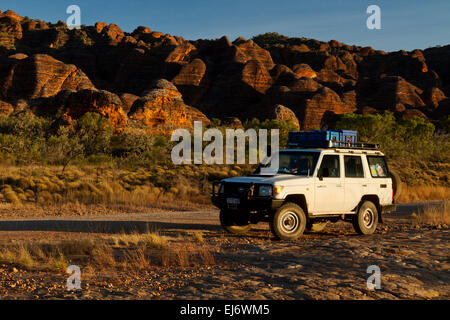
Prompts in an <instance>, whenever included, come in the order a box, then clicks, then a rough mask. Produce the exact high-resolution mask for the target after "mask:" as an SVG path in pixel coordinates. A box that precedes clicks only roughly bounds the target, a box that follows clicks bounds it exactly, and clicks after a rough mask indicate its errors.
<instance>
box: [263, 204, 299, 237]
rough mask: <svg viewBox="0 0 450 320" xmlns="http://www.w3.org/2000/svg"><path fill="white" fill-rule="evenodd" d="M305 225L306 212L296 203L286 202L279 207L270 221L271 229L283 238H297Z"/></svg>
mask: <svg viewBox="0 0 450 320" xmlns="http://www.w3.org/2000/svg"><path fill="white" fill-rule="evenodd" d="M305 227H306V215H305V212H304V211H303V209H302V208H300V207H299V206H298V205H296V204H295V203H286V204H285V205H283V206H281V207H280V208H278V210H277V211H276V212H275V214H274V216H273V219H272V220H271V221H270V229H271V230H272V232H273V234H274V235H275V236H276V237H277V238H278V239H281V240H297V239H298V238H299V237H300V236H301V235H302V234H303V232H304V231H305Z"/></svg>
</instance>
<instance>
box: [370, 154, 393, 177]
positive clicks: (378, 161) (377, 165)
mask: <svg viewBox="0 0 450 320" xmlns="http://www.w3.org/2000/svg"><path fill="white" fill-rule="evenodd" d="M367 161H368V162H369V169H370V174H371V175H372V177H373V178H387V177H389V173H388V170H387V166H386V160H385V159H384V157H373V156H367Z"/></svg>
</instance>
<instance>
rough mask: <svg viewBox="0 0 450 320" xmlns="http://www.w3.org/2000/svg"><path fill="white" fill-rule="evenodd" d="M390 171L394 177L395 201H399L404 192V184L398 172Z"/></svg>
mask: <svg viewBox="0 0 450 320" xmlns="http://www.w3.org/2000/svg"><path fill="white" fill-rule="evenodd" d="M390 173H391V179H392V189H393V191H394V201H395V202H397V200H398V198H399V197H400V195H401V194H402V190H403V184H402V180H401V179H400V176H399V175H398V173H397V172H395V171H393V170H390Z"/></svg>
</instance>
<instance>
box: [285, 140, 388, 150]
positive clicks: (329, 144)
mask: <svg viewBox="0 0 450 320" xmlns="http://www.w3.org/2000/svg"><path fill="white" fill-rule="evenodd" d="M286 147H287V148H295V149H314V148H326V149H360V150H361V149H364V150H380V145H379V144H378V143H367V142H358V143H356V142H355V143H349V142H347V141H326V142H324V143H312V144H308V143H299V142H298V143H297V142H289V143H288V144H287V145H286Z"/></svg>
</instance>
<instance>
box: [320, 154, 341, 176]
mask: <svg viewBox="0 0 450 320" xmlns="http://www.w3.org/2000/svg"><path fill="white" fill-rule="evenodd" d="M318 175H319V176H322V177H324V178H339V177H340V176H341V166H340V165H339V156H335V155H326V156H323V158H322V164H321V165H320V169H319V174H318Z"/></svg>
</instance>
